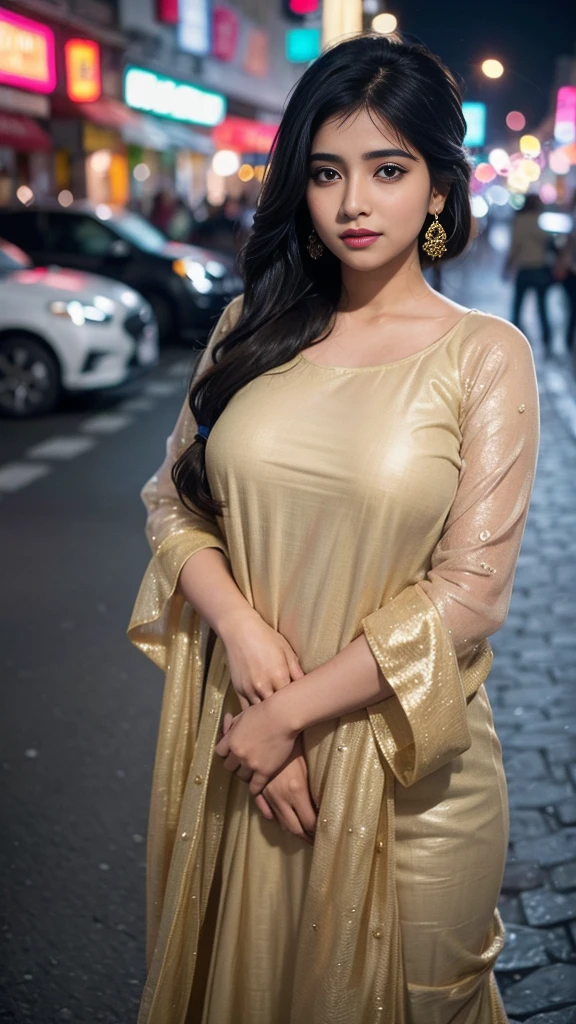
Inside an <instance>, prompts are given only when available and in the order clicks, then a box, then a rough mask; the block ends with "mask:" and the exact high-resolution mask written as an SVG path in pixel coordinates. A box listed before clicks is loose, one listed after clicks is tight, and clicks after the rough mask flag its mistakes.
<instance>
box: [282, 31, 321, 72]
mask: <svg viewBox="0 0 576 1024" xmlns="http://www.w3.org/2000/svg"><path fill="white" fill-rule="evenodd" d="M320 42H321V41H320V29H319V28H290V29H288V31H287V32H286V60H289V61H290V62H291V63H293V64H301V63H303V62H305V61H308V60H315V59H316V57H319V56H320Z"/></svg>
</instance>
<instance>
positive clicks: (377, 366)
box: [294, 309, 478, 373]
mask: <svg viewBox="0 0 576 1024" xmlns="http://www.w3.org/2000/svg"><path fill="white" fill-rule="evenodd" d="M477 312H478V310H477V309H469V310H468V312H467V313H464V314H463V316H461V317H460V319H459V320H457V321H456V323H455V324H452V327H450V328H449V330H447V331H446V332H445V333H444V334H442V335H441V337H440V338H436V341H433V342H432V343H431V344H430V345H426V347H425V348H421V349H420V350H419V351H418V352H413V353H412V355H410V356H403V358H402V359H394V360H392V362H390V363H371V364H370V365H369V366H327V365H326V364H324V363H315V362H313V361H312V359H307V358H306V356H304V355H302V353H301V352H298V354H297V355H296V356H295V357H294V359H295V362H301V363H307V364H308V366H314V367H316V369H317V370H335V371H337V372H338V373H362V372H364V371H366V370H386V369H388V367H393V366H402V365H403V364H404V363H409V362H411V361H412V360H413V359H418V358H419V357H420V356H423V355H424V354H425V353H426V352H431V351H433V349H436V348H438V346H439V345H441V344H442V342H443V341H446V340H447V339H448V338H449V337H450V336H451V335H452V334H453V333H454V331H455V330H456V329H457V328H458V327H460V325H461V324H462V323H464V321H465V320H466V319H467V318H468V317H469V316H471V314H472V313H477Z"/></svg>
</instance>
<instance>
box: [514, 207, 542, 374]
mask: <svg viewBox="0 0 576 1024" xmlns="http://www.w3.org/2000/svg"><path fill="white" fill-rule="evenodd" d="M541 213H542V203H541V200H540V198H539V196H537V195H528V196H526V203H525V204H524V206H523V207H522V209H521V210H519V211H518V213H517V214H516V216H515V218H514V223H513V226H512V241H511V244H510V251H509V253H508V258H507V260H506V264H505V268H504V273H505V276H509V275H511V274H512V275H515V281H514V302H513V307H512V323H514V324H515V325H516V326H517V327H519V326H520V316H521V312H522V304H523V302H524V296H525V295H526V292H528V291H535V292H536V299H537V302H538V314H539V317H540V326H541V331H542V344H543V346H544V352H545V358H549V357H550V354H551V345H550V339H551V331H550V321H549V319H548V310H547V308H546V293H547V291H548V288H549V287H550V285H551V284H552V272H551V268H550V265H549V263H548V244H549V236H548V235H547V234H546V232H545V231H543V230H542V228H541V227H540V225H539V223H538V218H539V216H540V214H541Z"/></svg>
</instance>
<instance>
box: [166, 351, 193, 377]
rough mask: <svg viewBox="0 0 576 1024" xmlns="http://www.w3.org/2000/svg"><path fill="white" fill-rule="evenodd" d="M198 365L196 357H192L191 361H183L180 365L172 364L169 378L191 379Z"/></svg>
mask: <svg viewBox="0 0 576 1024" xmlns="http://www.w3.org/2000/svg"><path fill="white" fill-rule="evenodd" d="M195 363H196V357H195V356H192V357H191V358H190V359H186V360H183V361H182V362H180V363H172V365H171V366H170V367H169V369H168V376H169V377H189V376H190V374H191V373H192V370H193V369H194V364H195Z"/></svg>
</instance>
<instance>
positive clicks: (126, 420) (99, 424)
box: [79, 413, 134, 434]
mask: <svg viewBox="0 0 576 1024" xmlns="http://www.w3.org/2000/svg"><path fill="white" fill-rule="evenodd" d="M133 422H134V421H133V419H132V417H131V416H117V415H115V414H114V413H101V415H100V416H93V417H92V418H91V419H89V420H84V422H83V423H81V424H80V427H79V429H80V430H82V431H84V432H85V433H87V434H114V433H115V432H116V431H117V430H123V429H124V427H128V426H130V424H131V423H133Z"/></svg>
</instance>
